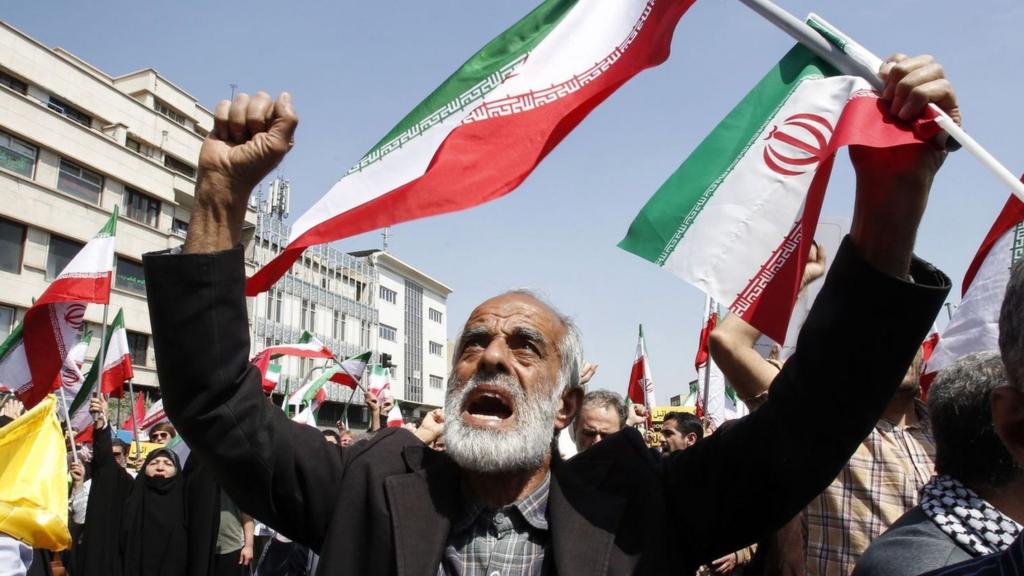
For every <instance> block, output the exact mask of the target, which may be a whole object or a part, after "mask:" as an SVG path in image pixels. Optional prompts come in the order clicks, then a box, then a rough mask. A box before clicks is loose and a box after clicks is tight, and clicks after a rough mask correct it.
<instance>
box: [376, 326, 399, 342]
mask: <svg viewBox="0 0 1024 576" xmlns="http://www.w3.org/2000/svg"><path fill="white" fill-rule="evenodd" d="M379 334H380V337H381V338H382V339H384V340H387V341H388V342H398V331H397V330H395V329H394V328H392V327H391V326H388V325H387V324H381V325H380V333H379Z"/></svg>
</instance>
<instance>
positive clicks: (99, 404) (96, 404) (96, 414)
mask: <svg viewBox="0 0 1024 576" xmlns="http://www.w3.org/2000/svg"><path fill="white" fill-rule="evenodd" d="M89 414H91V415H92V419H93V421H95V423H96V424H95V426H96V429H97V430H103V429H104V428H106V427H107V401H106V400H105V399H104V398H103V396H100V395H98V394H94V395H93V397H92V398H90V399H89Z"/></svg>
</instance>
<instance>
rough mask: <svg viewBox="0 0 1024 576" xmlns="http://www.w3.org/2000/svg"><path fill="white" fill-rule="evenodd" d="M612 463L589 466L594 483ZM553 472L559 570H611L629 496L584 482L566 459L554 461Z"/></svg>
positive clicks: (552, 508)
mask: <svg viewBox="0 0 1024 576" xmlns="http://www.w3.org/2000/svg"><path fill="white" fill-rule="evenodd" d="M609 466H610V464H606V463H600V462H597V463H594V464H593V465H591V466H588V467H589V468H591V469H590V470H588V472H589V473H588V474H587V477H588V479H590V480H593V483H592V484H597V483H598V482H599V480H600V477H602V476H603V475H604V473H605V472H607V468H608V467H609ZM552 472H553V473H552V478H551V493H550V494H549V496H548V510H549V512H550V514H551V544H552V546H551V548H552V552H554V556H555V558H554V560H555V567H556V572H557V573H558V574H559V575H561V576H566V575H568V574H587V575H591V574H608V573H609V564H610V562H611V555H612V552H613V548H614V544H615V532H616V529H617V528H618V525H619V520H620V517H621V516H622V512H623V508H624V506H625V500H624V499H623V498H620V497H618V496H615V495H612V494H606V493H603V492H599V491H598V490H597V489H595V488H593V486H592V484H591V483H590V482H588V483H587V484H584V483H583V482H580V481H579V480H578V479H577V478H576V477H575V475H574V474H572V472H571V471H570V470H569V467H568V466H566V465H565V463H563V462H560V461H556V462H552Z"/></svg>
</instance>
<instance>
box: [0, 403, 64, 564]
mask: <svg viewBox="0 0 1024 576" xmlns="http://www.w3.org/2000/svg"><path fill="white" fill-rule="evenodd" d="M67 478H68V465H67V450H66V449H65V447H64V435H63V434H62V433H61V430H60V424H59V423H58V420H57V400H56V397H54V396H52V395H51V396H47V397H45V398H44V399H43V400H42V401H40V402H37V403H36V405H35V407H33V408H32V409H31V410H29V411H28V412H26V413H24V414H22V415H21V416H19V417H18V418H16V419H15V420H14V422H11V423H9V424H8V425H6V426H4V427H3V428H0V532H2V533H4V534H8V535H10V536H12V537H14V538H16V539H18V540H20V541H22V542H24V543H25V544H28V545H29V546H31V547H33V548H45V549H47V550H53V551H55V552H56V551H60V550H66V549H67V548H68V547H69V546H70V545H71V534H70V533H69V532H68V485H67Z"/></svg>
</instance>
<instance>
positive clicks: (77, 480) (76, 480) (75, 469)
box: [69, 461, 85, 488]
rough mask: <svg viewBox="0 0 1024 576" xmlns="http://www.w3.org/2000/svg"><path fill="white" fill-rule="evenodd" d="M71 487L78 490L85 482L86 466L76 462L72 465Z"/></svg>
mask: <svg viewBox="0 0 1024 576" xmlns="http://www.w3.org/2000/svg"><path fill="white" fill-rule="evenodd" d="M69 471H70V472H71V486H72V487H74V488H78V487H80V486H81V485H82V482H84V481H85V466H83V465H82V463H81V462H78V461H75V462H72V463H71V468H70V470H69Z"/></svg>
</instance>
